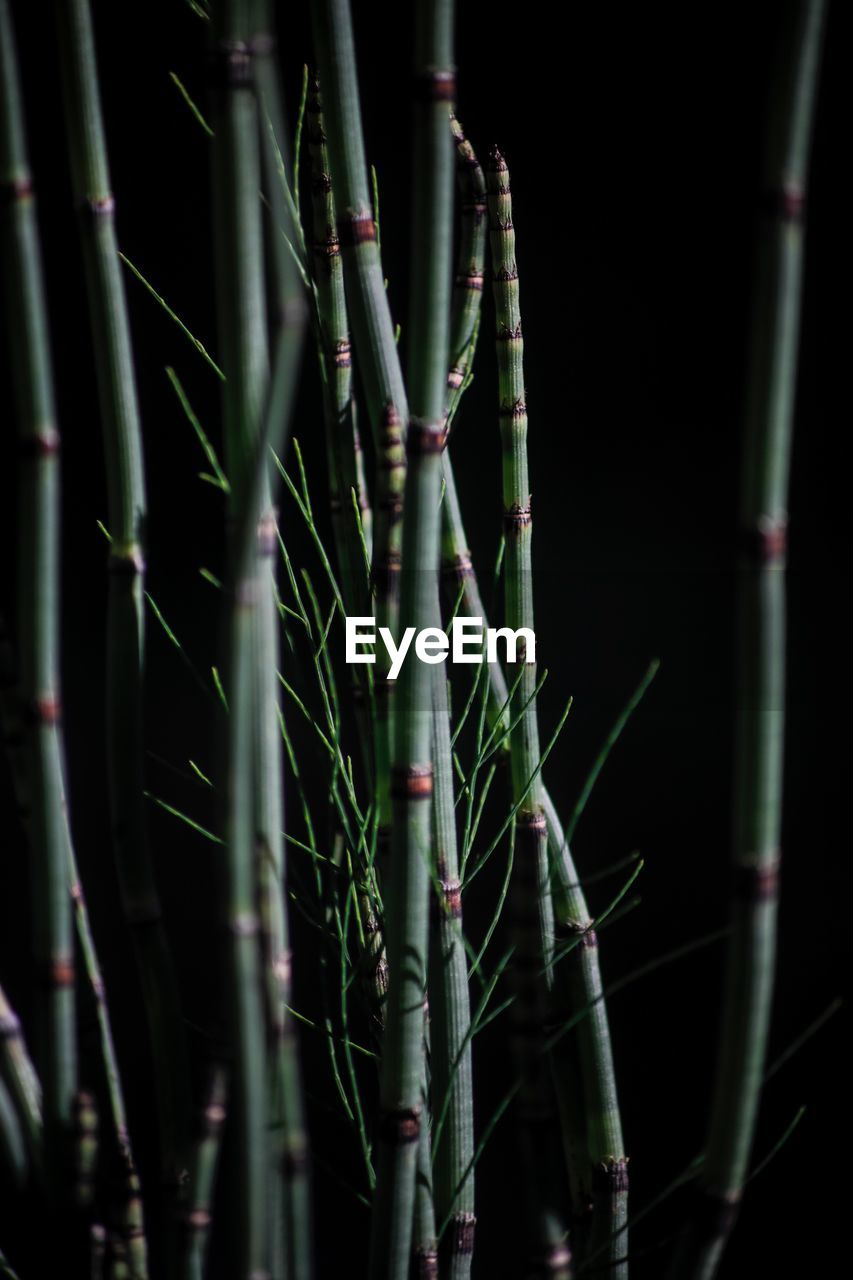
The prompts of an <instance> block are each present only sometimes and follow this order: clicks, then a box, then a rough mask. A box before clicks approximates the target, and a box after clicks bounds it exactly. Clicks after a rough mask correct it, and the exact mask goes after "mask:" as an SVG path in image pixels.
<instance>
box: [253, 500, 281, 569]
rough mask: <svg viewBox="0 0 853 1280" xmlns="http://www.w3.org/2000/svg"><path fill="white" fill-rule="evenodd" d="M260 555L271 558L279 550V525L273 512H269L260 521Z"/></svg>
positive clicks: (258, 534)
mask: <svg viewBox="0 0 853 1280" xmlns="http://www.w3.org/2000/svg"><path fill="white" fill-rule="evenodd" d="M257 538H258V543H257V545H258V555H259V556H263V557H264V558H266V559H269V558H270V557H271V556H274V555H275V554H276V553H277V551H278V526H277V524H276V521H275V516H274V515H273V513H272V512H267V513H266V515H263V516H261V518H260V520H259V521H258V533H257Z"/></svg>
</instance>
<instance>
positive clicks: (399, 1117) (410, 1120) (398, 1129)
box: [378, 1107, 421, 1146]
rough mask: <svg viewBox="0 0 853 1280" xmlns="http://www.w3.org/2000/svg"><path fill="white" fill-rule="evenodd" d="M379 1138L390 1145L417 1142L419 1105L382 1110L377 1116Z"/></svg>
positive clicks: (419, 1125)
mask: <svg viewBox="0 0 853 1280" xmlns="http://www.w3.org/2000/svg"><path fill="white" fill-rule="evenodd" d="M378 1128H379V1140H380V1142H387V1143H389V1144H391V1145H392V1146H403V1145H404V1144H405V1143H408V1142H417V1140H418V1138H419V1136H420V1132H421V1112H420V1107H402V1108H400V1109H399V1110H395V1111H383V1112H382V1114H381V1115H380V1117H379V1126H378Z"/></svg>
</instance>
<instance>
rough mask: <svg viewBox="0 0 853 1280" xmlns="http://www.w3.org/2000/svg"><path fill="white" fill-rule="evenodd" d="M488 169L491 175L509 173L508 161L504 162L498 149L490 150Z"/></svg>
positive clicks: (492, 148) (491, 148)
mask: <svg viewBox="0 0 853 1280" xmlns="http://www.w3.org/2000/svg"><path fill="white" fill-rule="evenodd" d="M486 167H487V169H488V171H489V173H506V172H507V166H506V160H504V158H503V156H502V155H501V153H500V151H499V150H498V148H497V147H490V148H489V160H488V164H487V166H486Z"/></svg>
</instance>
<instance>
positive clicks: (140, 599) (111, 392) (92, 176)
mask: <svg viewBox="0 0 853 1280" xmlns="http://www.w3.org/2000/svg"><path fill="white" fill-rule="evenodd" d="M57 13H58V18H59V31H60V46H61V50H62V63H63V66H62V71H63V86H64V96H65V104H66V106H65V115H66V122H67V130H68V143H69V151H70V156H71V171H72V183H73V188H74V198H75V201H76V203H77V207H78V210H79V212H80V218H81V233H82V240H83V254H84V265H85V269H86V282H87V294H88V300H89V311H90V316H91V322H92V329H93V337H94V342H93V349H94V353H95V361H96V373H97V377H98V389H99V396H100V404H101V419H102V424H103V431H104V441H105V450H106V457H107V484H108V498H109V520H110V535H111V539H112V541H111V546H110V558H109V597H108V626H107V751H108V762H109V790H110V814H111V822H112V833H113V845H114V850H115V857H116V866H117V871H118V879H119V890H120V894H121V900H122V908H123V911H124V915H125V918H126V920H127V923H128V925H129V926H130V929H131V933H132V936H133V941H134V947H135V951H136V956H137V961H138V964H139V969H140V977H141V981H142V987H143V993H144V998H145V1004H146V1009H147V1016H148V1024H149V1030H150V1035H151V1045H152V1053H153V1058H154V1062H155V1068H156V1069H155V1084H156V1090H157V1102H158V1115H159V1121H160V1143H161V1160H162V1165H163V1171H164V1176H165V1179H166V1182H167V1188H168V1194H170V1195H175V1194H177V1186H178V1181H179V1178H180V1171H181V1168H182V1163H183V1158H184V1147H185V1141H186V1135H185V1132H184V1126H185V1124H186V1112H187V1101H188V1097H189V1082H188V1075H187V1063H186V1045H185V1040H184V1028H183V1022H182V1017H181V1009H180V999H179V994H178V987H177V980H176V976H175V972H174V968H173V964H172V958H171V954H170V952H169V948H168V944H167V940H166V933H165V929H164V925H163V917H162V911H161V907H160V900H159V895H158V892H157V887H156V883H155V877H154V870H153V866H152V863H151V857H150V853H149V849H148V844H147V838H146V822H145V804H144V794H143V793H144V786H143V676H144V619H145V612H144V574H145V562H144V553H145V552H144V538H145V520H146V500H145V482H144V476H143V464H142V443H141V434H140V424H139V408H138V403H137V394H136V379H135V374H134V368H133V357H132V354H131V342H130V328H129V323H128V316H127V306H126V301H125V294H124V282H123V279H122V275H121V267H120V263H119V258H118V250H117V245H116V236H115V202H114V200H113V195H112V191H111V186H110V176H109V165H108V159H107V150H106V138H105V133H104V125H103V118H102V113H101V103H100V94H99V90H98V74H97V63H96V58H95V46H94V36H93V31H92V22H91V16H90V13H89V6H88V3H87V0H68V2H67V3H61V4H59V5H58V6H57Z"/></svg>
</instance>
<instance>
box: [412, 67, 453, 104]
mask: <svg viewBox="0 0 853 1280" xmlns="http://www.w3.org/2000/svg"><path fill="white" fill-rule="evenodd" d="M414 97H415V102H422V103H429V102H452V101H453V100H454V98H455V97H456V73H455V72H454V71H425V72H423V73H422V74H421V75H418V76H415V84H414Z"/></svg>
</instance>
